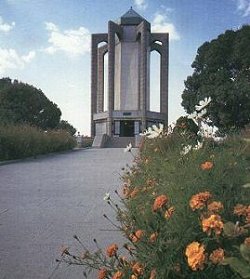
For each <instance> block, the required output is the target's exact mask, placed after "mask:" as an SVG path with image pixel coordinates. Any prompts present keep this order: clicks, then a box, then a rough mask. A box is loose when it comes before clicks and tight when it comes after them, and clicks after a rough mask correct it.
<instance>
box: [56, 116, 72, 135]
mask: <svg viewBox="0 0 250 279" xmlns="http://www.w3.org/2000/svg"><path fill="white" fill-rule="evenodd" d="M57 129H60V130H65V131H67V132H69V133H70V134H71V135H72V136H74V134H75V133H76V129H75V128H74V127H73V126H72V125H71V124H69V122H68V121H65V120H61V121H60V122H59V124H58V126H57Z"/></svg>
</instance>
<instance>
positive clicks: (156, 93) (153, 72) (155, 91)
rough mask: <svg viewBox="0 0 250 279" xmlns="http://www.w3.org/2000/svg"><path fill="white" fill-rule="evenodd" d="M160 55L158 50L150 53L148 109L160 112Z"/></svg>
mask: <svg viewBox="0 0 250 279" xmlns="http://www.w3.org/2000/svg"><path fill="white" fill-rule="evenodd" d="M160 67H161V55H160V54H159V52H158V51H155V50H153V51H151V53H150V111H155V112H160V81H161V76H160V74H161V71H160Z"/></svg>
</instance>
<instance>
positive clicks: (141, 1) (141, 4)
mask: <svg viewBox="0 0 250 279" xmlns="http://www.w3.org/2000/svg"><path fill="white" fill-rule="evenodd" d="M134 4H135V6H136V7H137V8H138V9H139V10H146V8H147V6H148V4H147V3H146V1H145V0H134Z"/></svg>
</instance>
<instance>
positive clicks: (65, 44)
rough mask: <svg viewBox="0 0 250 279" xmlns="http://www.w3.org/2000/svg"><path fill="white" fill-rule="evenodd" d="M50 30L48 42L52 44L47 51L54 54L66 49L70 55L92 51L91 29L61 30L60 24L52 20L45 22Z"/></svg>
mask: <svg viewBox="0 0 250 279" xmlns="http://www.w3.org/2000/svg"><path fill="white" fill-rule="evenodd" d="M45 25H46V29H47V31H48V32H49V39H48V42H49V43H50V46H49V47H47V48H46V49H45V52H47V53H49V54H54V53H55V52H57V51H64V52H66V53H67V54H69V55H74V56H75V55H82V54H85V53H87V52H89V51H90V31H89V30H88V29H87V28H85V27H79V28H78V29H70V30H64V31H60V29H59V28H58V26H56V25H55V24H54V23H52V22H45Z"/></svg>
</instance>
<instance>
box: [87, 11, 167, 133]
mask: <svg viewBox="0 0 250 279" xmlns="http://www.w3.org/2000/svg"><path fill="white" fill-rule="evenodd" d="M101 43H102V44H101ZM103 43H105V44H104V45H103ZM168 48H169V38H168V33H151V30H150V23H149V22H147V21H146V20H145V19H144V18H142V17H141V16H140V15H138V14H137V13H136V12H135V11H134V10H133V9H132V8H131V9H130V10H129V11H128V12H127V13H125V14H124V15H123V16H122V17H121V18H120V19H119V20H118V21H117V22H113V21H109V23H108V33H107V34H92V47H91V49H92V54H91V135H92V137H94V136H97V135H103V134H106V135H108V136H109V137H135V136H136V135H138V134H139V133H140V132H141V131H143V130H144V129H146V128H147V127H148V126H151V125H152V123H164V124H165V125H167V123H168V51H169V49H168ZM154 50H156V51H157V52H158V53H159V54H160V57H161V62H160V112H151V111H150V84H149V83H150V53H151V51H154ZM105 54H107V55H108V90H107V91H108V92H107V93H108V98H107V99H108V101H107V111H104V55H105Z"/></svg>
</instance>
